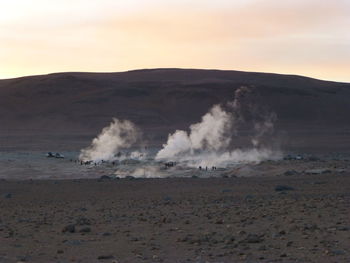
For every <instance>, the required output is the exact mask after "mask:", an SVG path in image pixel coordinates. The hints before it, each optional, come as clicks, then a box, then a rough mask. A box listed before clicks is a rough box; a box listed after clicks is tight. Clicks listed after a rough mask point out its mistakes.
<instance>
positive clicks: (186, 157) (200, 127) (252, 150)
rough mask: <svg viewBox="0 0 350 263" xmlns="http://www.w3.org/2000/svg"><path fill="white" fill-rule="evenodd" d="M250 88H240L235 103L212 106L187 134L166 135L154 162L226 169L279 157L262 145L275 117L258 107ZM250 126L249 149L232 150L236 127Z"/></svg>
mask: <svg viewBox="0 0 350 263" xmlns="http://www.w3.org/2000/svg"><path fill="white" fill-rule="evenodd" d="M256 96H257V95H256V94H255V93H254V89H253V88H247V87H241V88H239V89H237V90H236V92H235V99H234V101H232V102H229V103H227V105H226V109H224V107H223V106H221V105H215V106H213V107H212V108H211V109H210V110H209V112H208V113H206V114H205V115H204V116H203V117H202V120H201V122H199V123H196V124H192V125H191V126H190V129H189V133H187V132H186V131H182V130H177V131H175V133H173V134H170V135H169V137H168V141H167V143H166V144H164V145H163V149H161V150H160V151H159V152H158V153H157V155H156V160H166V161H170V160H171V161H178V162H184V163H186V164H187V165H188V166H192V167H196V166H197V167H198V166H209V167H210V166H227V165H229V164H232V163H238V162H260V161H263V160H266V159H277V158H279V157H280V154H279V152H278V151H274V150H272V149H270V148H269V147H267V146H266V145H264V146H263V145H262V143H261V141H262V138H263V137H264V136H266V135H267V134H270V135H271V134H272V132H273V128H274V125H273V123H274V121H275V119H276V115H275V114H274V113H271V112H269V111H267V110H266V109H265V108H264V107H262V106H261V105H259V103H258V101H257V100H256V99H255V98H256ZM248 123H250V124H251V125H252V128H251V130H253V131H254V135H253V136H252V138H251V142H252V145H250V147H249V148H246V149H234V148H232V144H233V143H234V136H237V135H238V132H239V129H240V126H241V125H243V124H248Z"/></svg>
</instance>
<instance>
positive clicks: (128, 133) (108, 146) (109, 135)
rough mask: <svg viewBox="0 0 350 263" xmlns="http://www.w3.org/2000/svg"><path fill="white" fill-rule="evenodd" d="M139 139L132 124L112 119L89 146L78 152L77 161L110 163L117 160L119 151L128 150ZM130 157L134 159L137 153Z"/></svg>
mask: <svg viewBox="0 0 350 263" xmlns="http://www.w3.org/2000/svg"><path fill="white" fill-rule="evenodd" d="M139 139H140V132H139V130H138V129H137V127H136V126H135V125H134V124H133V123H132V122H130V121H128V120H124V121H123V120H118V119H116V118H113V121H112V122H111V124H110V125H109V126H108V127H105V128H103V130H102V132H101V133H100V134H99V135H98V136H97V137H96V138H95V139H93V141H92V143H91V145H90V146H89V147H87V148H85V149H82V150H81V151H80V155H79V159H80V160H82V161H94V162H98V161H102V160H104V161H112V160H115V159H117V157H118V153H120V152H119V151H120V150H122V149H128V148H130V147H131V146H133V145H134V144H135V143H136V142H137V141H138V140H139ZM119 155H120V154H119ZM131 155H132V156H131V157H134V156H133V155H137V153H136V152H134V153H132V154H131Z"/></svg>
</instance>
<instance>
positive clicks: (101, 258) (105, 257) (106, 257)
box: [97, 255, 114, 260]
mask: <svg viewBox="0 0 350 263" xmlns="http://www.w3.org/2000/svg"><path fill="white" fill-rule="evenodd" d="M97 259H99V260H104V259H114V256H113V255H102V256H98V257H97Z"/></svg>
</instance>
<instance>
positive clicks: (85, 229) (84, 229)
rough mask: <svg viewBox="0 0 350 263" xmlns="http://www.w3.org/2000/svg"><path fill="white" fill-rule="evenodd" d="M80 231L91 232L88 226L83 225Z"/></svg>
mask: <svg viewBox="0 0 350 263" xmlns="http://www.w3.org/2000/svg"><path fill="white" fill-rule="evenodd" d="M79 232H80V233H89V232H91V228H90V227H83V228H82V229H80V230H79Z"/></svg>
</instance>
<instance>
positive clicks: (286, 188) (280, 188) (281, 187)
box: [275, 185, 294, 192]
mask: <svg viewBox="0 0 350 263" xmlns="http://www.w3.org/2000/svg"><path fill="white" fill-rule="evenodd" d="M292 190H294V188H293V187H291V186H288V185H277V186H276V187H275V191H277V192H281V191H292Z"/></svg>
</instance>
